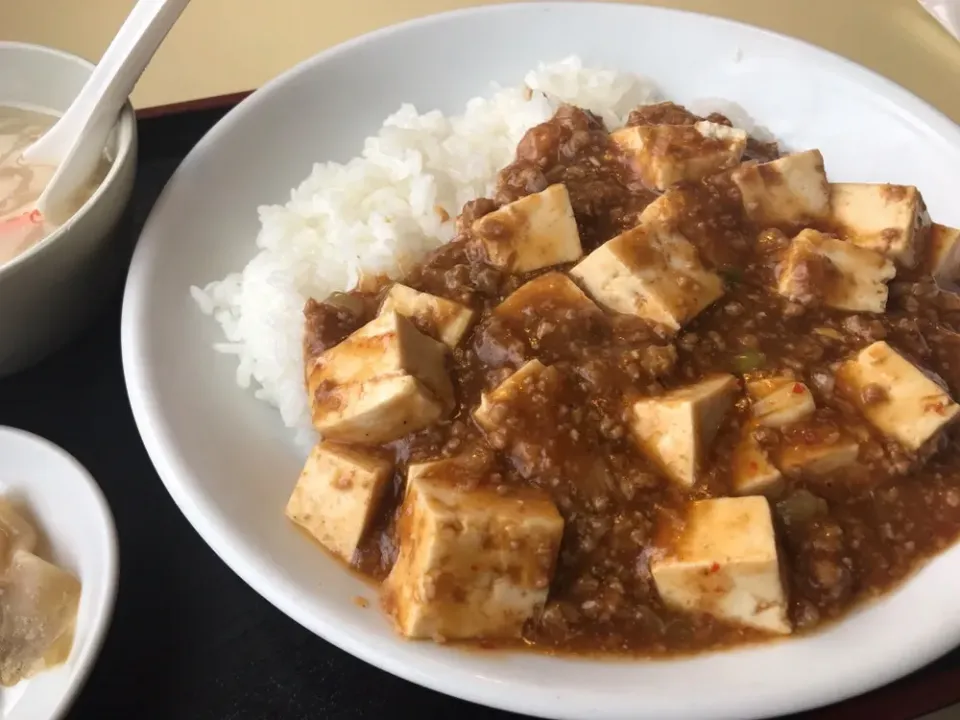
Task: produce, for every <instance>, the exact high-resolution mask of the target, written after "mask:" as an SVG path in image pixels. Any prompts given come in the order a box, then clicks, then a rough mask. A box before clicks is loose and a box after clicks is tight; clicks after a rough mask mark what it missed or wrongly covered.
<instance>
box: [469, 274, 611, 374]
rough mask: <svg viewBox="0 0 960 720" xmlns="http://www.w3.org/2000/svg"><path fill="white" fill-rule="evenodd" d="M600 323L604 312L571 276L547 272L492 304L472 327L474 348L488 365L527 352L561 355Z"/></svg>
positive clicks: (506, 361)
mask: <svg viewBox="0 0 960 720" xmlns="http://www.w3.org/2000/svg"><path fill="white" fill-rule="evenodd" d="M606 325H607V316H606V313H604V312H603V310H601V309H600V308H599V307H598V306H597V304H596V303H595V302H593V300H591V299H590V298H588V297H587V296H586V295H585V294H584V292H583V290H581V289H580V288H579V287H577V284H576V283H575V282H573V280H571V279H570V278H569V277H567V276H566V275H565V274H563V273H561V272H548V273H546V274H544V275H540V276H538V277H536V278H534V279H533V280H530V281H529V282H527V283H525V284H524V285H522V286H521V287H519V288H518V289H517V290H515V291H514V292H513V293H512V294H511V295H510V296H509V297H507V299H506V300H504V301H503V302H501V303H500V304H499V305H497V307H496V308H494V310H493V313H492V315H491V317H490V319H489V320H488V321H487V322H485V323H484V324H483V325H482V326H481V327H480V328H479V329H478V331H477V335H476V339H475V344H474V347H475V348H476V349H477V352H478V355H479V357H480V359H481V361H483V362H484V363H485V364H486V365H488V366H491V367H497V366H502V365H505V364H517V363H518V362H520V361H522V360H523V359H525V358H526V357H528V356H530V355H533V354H537V355H540V356H544V355H546V356H552V357H561V358H562V357H567V356H569V355H570V353H571V351H574V348H575V346H576V341H577V340H578V339H580V338H583V337H584V336H585V335H586V336H588V337H595V336H597V335H598V333H600V332H602V328H603V327H605V326H606Z"/></svg>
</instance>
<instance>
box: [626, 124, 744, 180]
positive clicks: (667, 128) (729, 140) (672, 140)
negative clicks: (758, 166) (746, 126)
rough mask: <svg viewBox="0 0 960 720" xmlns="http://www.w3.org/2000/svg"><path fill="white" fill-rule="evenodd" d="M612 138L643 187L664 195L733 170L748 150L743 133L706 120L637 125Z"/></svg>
mask: <svg viewBox="0 0 960 720" xmlns="http://www.w3.org/2000/svg"><path fill="white" fill-rule="evenodd" d="M610 137H611V139H612V140H613V141H614V142H615V143H616V144H617V145H618V146H619V147H620V149H621V150H622V151H623V153H624V155H626V157H628V158H629V159H630V161H631V164H632V166H633V169H634V171H635V172H636V173H637V175H638V176H639V177H640V179H641V181H642V182H643V184H644V185H646V186H647V187H650V188H653V189H655V190H660V191H663V190H666V189H667V188H668V187H670V186H671V185H674V184H676V183H678V182H681V181H684V180H686V181H696V180H702V179H703V178H705V177H708V176H709V175H715V174H716V173H719V172H722V171H724V170H729V169H730V168H732V167H734V166H736V165H737V164H738V163H739V162H740V157H741V156H742V155H743V151H744V149H745V148H746V146H747V133H746V132H744V131H743V130H739V129H737V128H732V127H727V126H726V125H719V124H717V123H712V122H707V121H705V120H704V121H700V122H697V123H695V124H693V125H636V126H633V127H625V128H622V129H620V130H617V131H615V132H613V133H612V134H611V135H610Z"/></svg>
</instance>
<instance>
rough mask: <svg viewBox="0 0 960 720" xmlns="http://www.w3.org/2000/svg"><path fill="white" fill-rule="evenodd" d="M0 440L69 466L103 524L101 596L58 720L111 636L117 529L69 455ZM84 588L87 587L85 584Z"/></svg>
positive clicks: (8, 433) (43, 442) (39, 441)
mask: <svg viewBox="0 0 960 720" xmlns="http://www.w3.org/2000/svg"><path fill="white" fill-rule="evenodd" d="M0 437H8V438H11V439H12V440H13V442H18V443H23V444H25V445H33V446H35V447H36V448H37V449H38V450H39V451H40V452H42V453H43V454H44V455H50V456H54V457H56V458H58V459H60V460H61V461H62V462H63V463H65V464H66V465H67V466H69V467H70V468H71V469H72V471H73V475H74V477H75V481H76V482H77V483H80V484H82V485H83V486H84V491H85V492H86V493H87V494H88V495H89V497H90V500H91V502H92V503H93V505H94V507H95V508H96V511H97V514H98V515H99V516H100V520H101V521H102V526H103V532H104V539H105V545H104V548H105V552H104V554H103V556H102V560H103V567H104V573H103V583H102V585H101V587H100V593H99V594H98V596H97V597H95V598H94V603H95V610H94V617H93V620H92V624H91V626H90V630H89V635H88V639H87V642H86V643H85V644H84V645H83V646H82V647H80V648H74V649H73V650H71V655H72V654H73V653H74V652H76V653H77V659H76V665H75V667H74V670H73V672H72V673H71V677H70V679H69V680H68V681H67V684H66V688H65V690H64V692H63V694H62V695H61V696H60V698H59V699H58V700H57V702H56V704H55V706H54V709H53V714H52V715H51V716H50V720H58V719H59V718H62V717H64V716H65V715H66V713H67V711H68V710H69V709H70V707H71V706H72V705H73V702H74V701H75V700H76V698H77V696H78V695H79V694H80V691H81V690H82V689H83V687H84V685H86V682H87V679H88V678H89V676H90V672H91V671H92V670H93V667H94V665H96V662H97V658H98V657H99V656H100V651H101V650H102V648H103V644H104V642H105V641H106V638H107V635H108V634H109V632H110V626H111V624H112V622H113V615H114V609H115V607H116V600H117V590H118V588H119V583H120V543H119V537H118V535H117V525H116V521H115V520H114V518H113V512H112V511H111V509H110V503H109V502H108V501H107V498H106V495H105V494H104V492H103V490H102V489H101V488H100V485H99V483H97V481H96V480H95V479H94V477H93V475H92V474H91V473H90V471H89V470H87V468H86V467H85V466H84V465H83V463H81V462H80V461H79V460H77V458H76V457H74V456H73V455H72V454H71V453H69V452H68V451H66V450H64V449H63V448H62V447H60V446H59V445H57V444H56V443H54V442H53V441H51V440H47V439H46V438H44V437H42V436H40V435H37V434H35V433H32V432H30V431H28V430H21V429H20V428H16V427H11V426H8V425H0ZM81 581H82V578H81ZM84 585H86V583H85V582H84Z"/></svg>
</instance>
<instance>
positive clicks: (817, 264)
mask: <svg viewBox="0 0 960 720" xmlns="http://www.w3.org/2000/svg"><path fill="white" fill-rule="evenodd" d="M894 275H896V268H895V267H894V265H893V263H892V262H890V260H888V259H887V258H886V257H884V256H883V255H881V254H880V253H878V252H874V251H873V250H868V249H867V248H864V247H858V246H857V245H854V244H853V243H850V242H845V241H843V240H837V239H836V238H832V237H829V236H827V235H824V234H822V233H820V232H817V231H816V230H804V231H802V232H801V233H800V234H799V235H797V236H796V237H795V238H794V239H793V241H792V242H791V243H790V247H789V248H788V249H787V253H786V257H785V258H784V260H783V262H782V263H781V265H780V278H779V281H778V284H777V291H778V292H779V293H780V294H781V295H783V296H784V297H786V298H788V299H790V300H792V301H794V302H798V303H801V304H804V305H809V304H814V303H822V304H823V305H826V306H827V307H832V308H836V309H837V310H847V311H849V312H872V313H882V312H884V310H886V307H887V295H888V289H887V282H888V281H890V280H892V279H893V277H894Z"/></svg>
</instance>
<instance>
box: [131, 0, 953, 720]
mask: <svg viewBox="0 0 960 720" xmlns="http://www.w3.org/2000/svg"><path fill="white" fill-rule="evenodd" d="M567 5H580V6H584V5H593V6H598V7H607V8H618V9H620V10H623V11H625V12H645V13H650V14H651V15H652V14H665V15H666V14H669V15H671V16H690V17H698V18H701V19H703V18H709V20H710V21H711V22H714V23H716V24H717V25H723V26H728V27H733V28H740V29H747V30H749V31H750V32H752V33H756V34H758V35H764V36H767V37H769V38H773V39H775V40H777V41H778V42H782V43H789V44H791V45H793V46H795V47H802V48H804V49H805V50H806V51H807V52H812V53H815V54H816V55H817V56H819V57H820V58H822V59H824V60H829V61H830V63H831V65H832V66H833V67H834V68H843V69H845V70H846V71H847V72H849V73H851V74H852V75H854V76H855V77H856V78H857V80H858V81H861V82H864V83H867V84H869V86H870V87H872V88H874V89H876V90H878V91H882V92H883V93H884V94H885V95H886V96H887V97H888V99H889V100H890V101H891V102H901V103H903V104H904V105H906V106H908V107H909V109H910V111H911V112H916V113H917V114H920V115H922V117H923V118H924V120H925V121H926V122H927V123H928V124H929V125H930V126H932V127H934V128H936V130H937V132H938V133H940V134H943V135H944V136H950V137H953V138H955V139H956V141H957V142H958V144H960V127H958V126H957V125H956V123H954V121H953V120H952V119H950V118H949V117H948V116H947V115H946V114H945V113H943V112H942V111H941V110H940V109H938V108H936V107H935V106H933V105H932V104H930V103H929V102H928V101H926V100H924V99H922V98H920V97H919V96H917V95H916V94H914V93H913V92H911V91H910V90H907V89H906V88H904V87H903V86H901V85H899V84H898V83H896V82H894V81H893V80H891V79H889V78H887V77H885V76H883V75H881V74H880V73H878V72H877V71H875V70H872V69H870V68H868V67H866V66H864V65H862V64H860V63H858V62H856V61H854V60H851V59H849V58H847V57H845V56H843V55H840V54H838V53H835V52H833V51H831V50H828V49H826V48H824V47H821V46H819V45H816V44H814V43H811V42H808V41H806V40H803V39H801V38H798V37H794V36H791V35H787V34H785V33H781V32H777V31H774V30H770V29H767V28H764V27H760V26H758V25H751V24H749V23H745V22H740V21H737V20H731V19H728V18H724V17H719V16H717V15H715V14H712V13H709V12H694V11H689V10H681V9H676V8H668V7H661V6H653V5H646V4H631V3H624V2H618V1H610V0H546V1H539V0H525V1H521V2H508V3H501V4H493V5H481V6H473V7H466V8H460V9H455V10H450V11H445V12H440V13H435V14H431V15H426V16H423V17H418V18H413V19H410V20H406V21H403V22H399V23H395V24H392V25H388V26H385V27H382V28H379V29H376V30H373V31H371V32H368V33H365V34H363V35H359V36H356V37H353V38H350V39H348V40H346V41H344V42H341V43H339V44H336V45H333V46H331V47H329V48H326V49H324V50H322V51H320V52H318V53H317V54H315V55H313V56H311V57H308V58H305V59H304V60H302V61H301V62H299V63H297V64H295V65H293V66H292V67H290V68H288V69H287V70H285V71H283V72H282V73H280V74H278V75H277V76H276V77H274V78H272V79H270V80H269V81H267V82H266V83H264V84H263V85H262V86H261V87H260V88H258V89H257V90H256V91H255V92H253V93H251V94H250V95H249V96H247V97H246V98H245V99H244V100H242V101H241V102H240V103H239V104H237V105H236V106H235V107H233V108H232V109H231V110H230V111H229V112H228V113H227V114H226V115H225V116H224V117H223V118H221V119H220V120H219V121H218V122H217V123H216V125H215V126H214V127H213V128H212V129H210V130H209V131H208V132H207V133H206V134H205V135H204V137H203V138H201V140H200V141H199V142H198V143H197V144H196V145H195V146H194V148H193V149H192V150H191V151H190V153H189V154H188V155H187V156H186V157H185V159H184V161H183V163H181V166H180V167H178V168H177V170H176V171H175V172H174V173H173V175H172V176H171V178H170V180H169V181H168V184H167V186H166V188H165V189H164V190H163V192H162V193H161V194H160V196H159V198H158V200H157V202H156V203H155V205H154V207H153V209H152V210H151V213H150V215H149V216H148V218H147V220H146V222H145V224H144V231H146V230H148V229H152V228H151V226H152V225H154V224H155V223H156V217H155V215H156V214H158V213H157V210H158V209H160V208H162V207H163V206H164V205H165V200H166V199H167V198H168V197H169V194H170V192H171V188H172V187H173V186H174V185H175V184H176V182H177V180H178V179H179V177H180V175H181V173H183V172H184V166H185V165H186V164H187V163H189V162H190V161H191V160H193V161H194V162H196V160H197V158H199V157H200V156H202V155H204V154H205V153H206V151H207V149H208V148H210V147H211V146H213V145H214V144H216V143H217V142H218V141H219V139H220V138H221V136H222V135H223V134H225V133H226V132H227V131H228V128H231V127H233V126H234V125H235V124H236V123H238V122H239V121H240V119H241V118H242V117H244V116H245V115H246V113H247V111H248V110H249V109H250V108H252V107H253V106H255V105H257V104H259V103H261V102H263V101H264V100H265V98H266V96H268V95H270V94H272V93H273V91H274V90H275V89H276V88H278V87H280V86H283V85H286V84H288V83H290V82H292V81H293V80H295V79H296V78H299V77H301V76H303V75H305V74H306V73H309V72H310V71H311V70H313V69H315V68H316V67H317V66H321V65H324V64H326V63H327V62H328V61H330V60H331V59H332V58H334V57H336V56H338V55H340V54H342V53H344V52H347V51H349V50H351V49H353V48H355V47H358V46H361V45H366V44H370V43H376V42H378V41H380V40H381V39H383V38H384V37H387V36H390V35H393V34H395V33H402V32H405V31H407V30H408V29H410V28H412V27H424V26H428V25H432V24H438V23H442V22H444V21H447V20H450V19H453V18H455V17H460V18H462V17H470V16H474V15H480V14H498V13H499V14H502V13H509V12H511V11H512V10H516V9H519V8H524V7H526V8H538V9H541V10H546V11H550V10H559V9H560V8H561V7H562V6H567ZM152 234H154V235H156V232H155V231H153V232H152ZM142 237H143V231H142V233H141V238H142ZM150 240H151V242H148V243H144V242H140V243H138V245H137V247H136V249H135V252H134V256H133V259H132V262H131V265H130V269H129V271H128V274H127V282H126V284H125V287H124V301H123V311H122V318H121V348H122V356H123V368H124V376H125V380H126V385H127V390H128V394H129V399H130V404H131V409H132V411H133V415H134V418H135V421H136V423H137V426H138V430H139V431H140V435H141V439H142V440H143V443H144V446H145V449H146V450H147V453H148V455H149V457H150V459H151V462H152V463H153V465H154V468H155V470H156V472H157V475H158V476H159V477H160V479H161V481H162V482H163V483H164V485H165V487H166V488H167V491H168V492H169V493H170V495H171V498H172V499H173V500H174V502H175V503H176V505H177V506H178V508H179V509H180V511H181V512H182V513H183V514H184V516H185V517H186V518H187V521H188V522H190V524H191V525H192V526H193V527H194V529H195V530H196V531H197V533H198V534H199V535H200V536H201V537H202V538H203V540H204V542H206V543H207V544H208V545H209V546H210V548H211V549H212V550H213V551H214V552H215V553H216V554H217V555H218V556H219V557H220V559H221V560H222V561H223V562H224V563H225V564H226V565H227V566H228V567H229V568H230V569H231V570H232V571H233V572H234V573H235V574H236V575H237V576H238V577H240V579H241V580H243V581H244V582H245V583H246V584H247V585H249V586H250V587H251V589H253V590H254V591H255V592H257V593H258V594H259V595H261V596H262V597H263V598H264V599H266V600H267V601H268V602H269V603H270V604H271V605H273V606H274V607H276V608H277V609H278V610H280V612H282V613H283V614H284V615H286V616H287V617H289V618H291V619H292V620H293V621H294V622H296V623H298V624H299V625H301V626H302V627H303V628H304V629H306V630H307V631H308V632H311V633H313V634H315V635H317V636H318V637H321V638H322V639H324V640H325V641H327V642H329V643H330V644H332V645H334V646H336V647H337V648H338V649H340V650H342V651H344V652H346V653H348V654H350V655H353V656H354V657H356V658H358V659H359V660H361V661H362V662H365V663H368V664H370V665H372V666H373V667H375V668H378V669H380V670H382V671H384V672H387V673H389V674H391V675H394V676H396V677H399V678H401V679H404V680H407V681H408V682H413V683H415V684H418V685H420V686H422V687H424V688H427V689H430V690H433V691H436V692H441V693H444V694H447V695H451V696H453V697H456V698H460V699H462V700H465V701H468V702H473V703H479V704H481V705H484V706H487V707H491V708H495V709H500V710H505V711H510V712H514V713H522V714H527V715H531V716H535V717H545V718H546V717H551V718H573V717H581V715H575V714H574V713H575V712H576V711H577V710H578V709H580V708H581V706H579V705H577V704H576V703H572V704H570V705H569V706H568V707H566V708H565V709H564V710H562V711H558V710H556V707H557V706H555V705H554V704H553V703H545V702H541V701H540V700H536V699H535V700H530V699H528V698H523V699H517V698H512V699H509V700H508V699H507V698H506V697H504V696H502V695H501V696H495V695H494V694H493V693H492V692H491V691H490V690H489V688H478V687H477V686H476V685H472V684H467V685H464V686H462V687H458V688H456V689H453V688H452V686H451V684H450V682H449V680H446V679H445V677H438V676H436V675H433V674H431V673H429V672H427V671H426V670H425V667H426V666H427V665H428V664H429V663H427V662H422V663H420V664H418V665H417V666H409V665H404V664H403V663H402V662H401V661H399V660H398V659H397V658H395V657H392V656H391V653H390V652H389V650H384V648H383V647H382V646H379V645H374V644H370V643H366V642H363V641H361V640H358V639H356V638H354V637H352V636H351V633H350V631H349V629H344V628H343V627H338V626H337V625H336V622H335V619H334V618H331V617H323V618H319V619H318V618H316V617H315V616H314V615H313V614H312V613H311V612H310V611H308V610H307V609H305V608H304V606H303V604H302V603H300V602H299V601H298V599H297V597H296V594H295V593H290V594H285V593H286V591H287V590H288V588H289V586H290V582H289V581H288V580H287V579H286V578H285V577H283V575H282V573H281V572H279V571H278V570H277V567H276V564H275V563H271V562H269V561H267V560H265V559H262V558H259V557H253V558H251V557H250V556H249V555H248V554H246V553H245V552H244V551H243V549H242V548H241V547H239V546H238V544H237V543H234V542H233V540H234V537H235V536H236V534H237V533H238V531H237V530H236V529H235V528H234V527H232V526H231V525H230V523H229V522H228V521H227V520H226V518H225V516H224V515H223V514H222V513H220V512H219V510H218V509H217V508H216V507H215V503H212V502H211V501H210V500H209V499H207V498H204V497H202V493H200V492H198V491H197V490H195V489H194V487H193V483H192V479H193V478H194V477H196V475H197V473H196V472H194V471H193V470H192V469H191V466H190V464H189V463H188V462H186V460H185V458H184V457H183V455H182V453H181V451H180V448H179V447H178V443H177V442H176V437H175V435H174V434H172V433H171V432H170V426H169V422H168V418H167V417H166V416H165V415H163V414H161V413H160V412H159V411H158V405H159V402H158V400H157V395H156V393H157V385H156V384H155V383H150V382H147V381H148V380H151V379H152V377H151V376H152V375H153V373H154V370H153V369H151V368H149V367H148V365H151V364H153V363H154V360H153V359H152V358H151V357H150V356H147V355H145V354H144V347H145V343H144V338H145V335H146V333H147V332H148V327H147V325H146V324H145V323H144V316H145V315H146V313H147V309H148V306H149V304H150V299H149V297H148V295H147V294H146V292H145V291H144V288H146V287H147V286H148V285H149V284H150V281H149V278H150V275H151V274H152V273H153V272H154V271H155V269H156V265H157V262H158V260H159V258H160V257H161V251H162V248H161V244H160V243H158V242H154V241H153V240H155V238H150ZM184 290H185V291H186V288H185V289H184ZM956 632H960V628H958V629H957V630H956ZM955 642H956V633H944V634H943V635H942V636H941V639H940V642H938V643H936V644H932V645H930V646H927V647H925V648H923V649H915V650H914V651H912V652H911V653H909V654H908V655H906V656H905V657H904V658H902V662H901V663H900V664H899V665H898V666H896V667H894V666H893V664H892V663H891V664H888V665H887V666H885V667H883V668H881V671H880V672H877V673H875V674H874V675H872V676H870V677H866V676H861V677H859V678H858V679H857V680H856V681H855V682H848V683H847V684H846V685H844V686H843V687H841V688H837V687H834V688H830V689H820V690H819V691H818V693H817V694H816V695H815V696H810V697H808V698H807V699H805V700H803V701H798V700H797V698H796V697H791V698H788V699H784V698H783V697H780V698H777V699H775V700H770V699H769V698H768V699H765V700H763V702H762V704H761V705H754V706H753V712H752V713H751V714H750V715H749V717H760V714H759V713H760V712H762V713H764V715H763V716H770V714H771V713H774V714H778V715H779V714H783V713H789V712H800V711H804V710H810V709H813V708H817V707H823V706H825V705H828V704H831V703H836V702H840V701H842V700H845V699H848V698H850V697H852V696H854V695H859V694H861V693H865V692H868V691H871V690H873V689H875V688H877V687H880V686H882V685H886V684H887V683H890V682H893V681H895V680H897V679H899V678H901V677H905V676H906V675H907V674H909V673H910V672H913V671H914V670H916V669H918V668H920V667H921V666H923V665H926V664H927V663H929V662H931V661H933V660H935V659H936V658H937V657H940V656H941V655H943V654H944V653H946V652H948V651H949V650H950V649H951V648H953V647H954V645H955ZM711 654H713V653H702V654H701V655H700V657H702V656H706V655H711ZM531 656H533V657H538V656H539V654H537V653H531ZM573 659H574V660H579V659H583V658H577V657H574V658H573ZM682 661H685V658H682V657H678V658H671V659H669V660H667V661H665V662H670V663H674V662H682ZM433 667H434V669H435V668H436V665H434V666H433ZM461 679H462V678H461ZM548 704H549V705H550V709H549V711H550V713H551V714H549V715H548V714H546V713H547V712H548V708H547V705H548ZM741 709H743V708H741ZM730 716H731V717H732V715H730Z"/></svg>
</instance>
